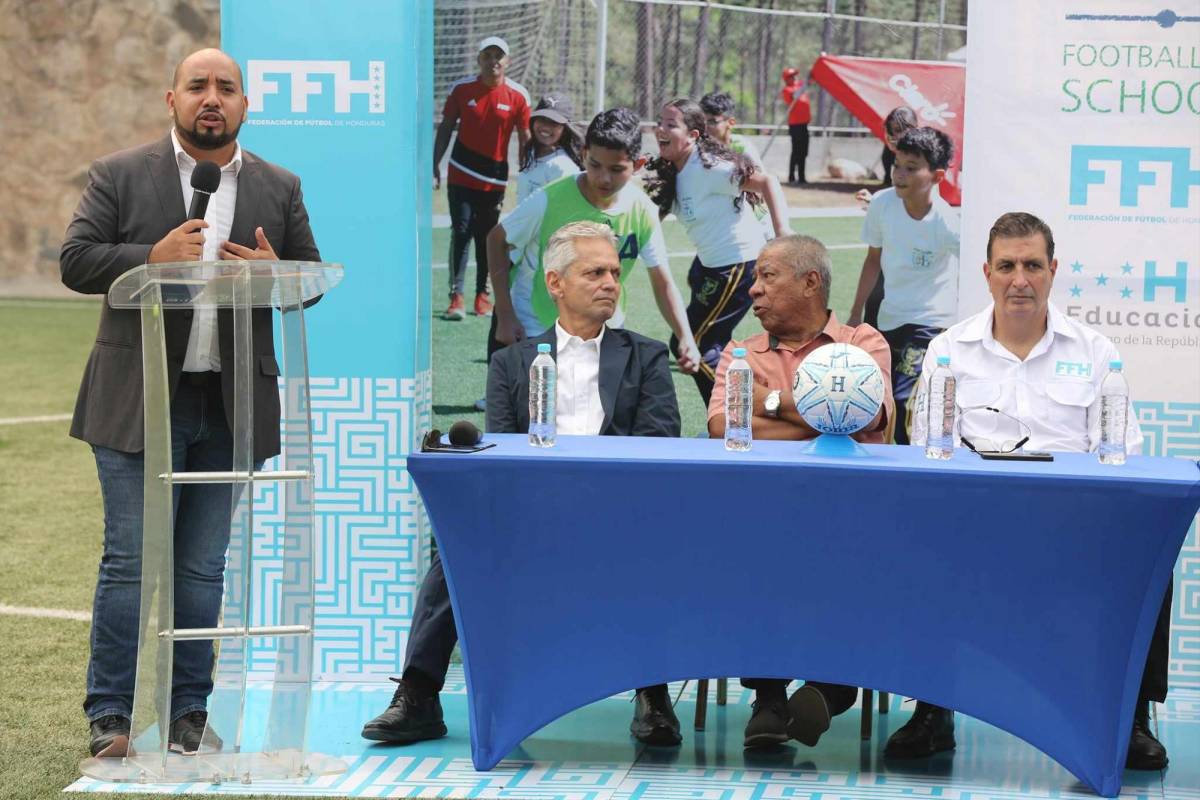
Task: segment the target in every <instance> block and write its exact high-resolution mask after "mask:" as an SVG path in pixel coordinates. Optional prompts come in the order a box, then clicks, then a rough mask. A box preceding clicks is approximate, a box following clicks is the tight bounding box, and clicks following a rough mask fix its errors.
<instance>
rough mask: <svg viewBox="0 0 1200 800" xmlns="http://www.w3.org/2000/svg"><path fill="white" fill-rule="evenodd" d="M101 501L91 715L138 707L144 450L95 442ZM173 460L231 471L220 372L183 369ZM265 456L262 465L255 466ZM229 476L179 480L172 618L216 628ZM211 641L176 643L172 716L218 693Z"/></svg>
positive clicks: (186, 466) (188, 467)
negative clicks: (199, 382) (191, 375)
mask: <svg viewBox="0 0 1200 800" xmlns="http://www.w3.org/2000/svg"><path fill="white" fill-rule="evenodd" d="M92 452H93V453H94V454H95V457H96V472H97V474H98V475H99V478H100V494H101V496H102V498H103V501H104V553H103V555H102V556H101V559H100V574H99V579H98V580H97V582H96V596H95V599H94V601H93V603H92V631H91V642H90V644H91V656H90V658H89V660H88V671H87V697H86V698H85V699H84V702H83V710H84V713H85V714H87V717H88V719H89V720H96V719H99V718H100V717H103V716H107V715H109V714H116V715H118V716H122V717H126V718H128V717H129V716H130V713H131V711H132V709H133V684H134V674H135V672H136V666H137V647H138V620H139V610H140V606H141V583H142V471H143V470H142V465H143V457H142V454H141V453H123V452H121V451H119V450H111V449H109V448H107V447H98V446H93V447H92ZM171 461H172V469H173V470H174V471H176V472H180V471H189V472H197V471H227V470H229V469H230V468H231V465H232V462H233V436H232V434H231V433H230V430H229V424H228V422H227V421H226V419H225V409H224V407H223V404H222V401H221V387H220V381H219V380H218V379H217V378H216V376H215V375H214V376H213V379H212V380H211V382H210V385H209V386H208V387H203V386H193V385H191V384H190V383H189V382H188V380H187V376H186V375H185V376H184V379H182V380H181V381H180V383H179V387H178V389H177V390H176V392H175V397H174V399H173V401H172V403H171ZM259 466H261V464H259V465H256V469H257V468H258V467H259ZM232 490H233V486H232V485H231V484H225V483H223V484H187V485H183V486H179V485H177V486H175V489H174V498H173V499H174V509H175V536H174V542H173V546H174V564H175V576H174V577H175V590H174V591H175V627H177V628H211V627H214V626H215V625H216V624H217V617H218V615H219V613H220V610H221V598H222V594H223V589H224V585H223V581H224V572H225V550H226V548H227V547H228V545H229V525H230V516H231V513H232V510H231V509H232V503H233V499H234V497H233V491H232ZM212 668H213V645H212V642H210V641H188V642H177V643H176V644H175V658H174V665H173V670H174V671H173V675H172V691H171V719H173V720H174V719H178V718H179V717H182V716H183V715H184V714H187V713H189V712H191V711H197V710H203V709H204V708H205V706H206V702H207V699H208V696H209V694H211V693H212V688H213V680H212Z"/></svg>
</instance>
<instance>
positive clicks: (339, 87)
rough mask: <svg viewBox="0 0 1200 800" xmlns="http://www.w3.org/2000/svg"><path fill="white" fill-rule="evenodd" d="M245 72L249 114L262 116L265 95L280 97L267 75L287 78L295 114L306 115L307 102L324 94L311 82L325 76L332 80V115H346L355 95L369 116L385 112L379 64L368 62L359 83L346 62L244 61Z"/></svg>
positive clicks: (382, 71)
mask: <svg viewBox="0 0 1200 800" xmlns="http://www.w3.org/2000/svg"><path fill="white" fill-rule="evenodd" d="M246 71H247V72H248V73H249V74H250V80H249V87H250V91H249V93H248V97H249V99H250V113H252V114H257V113H262V110H263V101H264V98H266V96H267V95H273V94H279V93H280V92H279V82H278V81H277V80H269V79H268V78H267V76H268V75H287V76H288V77H289V78H290V79H291V110H292V113H294V114H305V113H307V112H308V98H309V97H310V96H320V95H321V94H323V93H324V92H325V85H324V84H323V83H322V82H320V81H315V80H310V78H313V77H316V76H326V75H329V76H332V77H333V111H334V113H335V114H349V113H350V99H351V97H353V96H354V95H356V94H357V95H366V96H367V98H368V103H367V111H368V112H369V113H371V114H382V113H384V110H385V104H384V98H385V94H386V93H385V91H384V65H383V62H382V61H371V62H368V64H367V75H368V77H367V78H365V79H362V80H357V79H354V78H351V77H350V62H349V61H247V62H246Z"/></svg>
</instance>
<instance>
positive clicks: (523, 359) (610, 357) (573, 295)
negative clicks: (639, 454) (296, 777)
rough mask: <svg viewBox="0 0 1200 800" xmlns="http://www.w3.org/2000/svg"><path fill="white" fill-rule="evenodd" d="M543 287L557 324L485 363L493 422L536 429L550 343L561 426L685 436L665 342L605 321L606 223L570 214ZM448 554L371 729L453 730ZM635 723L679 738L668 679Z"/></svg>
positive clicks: (614, 264) (608, 293)
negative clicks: (543, 359)
mask: <svg viewBox="0 0 1200 800" xmlns="http://www.w3.org/2000/svg"><path fill="white" fill-rule="evenodd" d="M544 269H545V273H546V288H547V289H548V290H549V292H550V296H551V297H553V298H554V302H555V304H556V305H557V307H558V320H557V321H556V322H555V324H554V327H552V328H551V329H549V330H547V331H546V332H545V333H543V334H542V335H541V336H538V337H536V338H533V339H527V340H524V341H518V342H517V343H516V344H513V345H510V346H509V347H506V348H504V349H503V350H500V351H499V352H497V353H496V354H495V355H494V356H493V357H492V363H491V366H490V368H489V369H488V386H487V430H488V431H489V432H491V433H525V432H526V431H528V430H529V366H530V364H531V363H533V359H534V357H535V356H536V355H537V346H538V345H539V344H541V343H548V344H549V345H550V347H551V352H552V353H554V357H555V360H556V362H557V367H558V382H557V391H556V398H555V412H556V417H557V420H556V422H557V429H558V434H559V435H566V436H570V435H581V436H587V435H593V436H594V435H596V434H600V435H604V436H678V435H679V407H678V405H677V403H676V401H675V385H674V383H673V382H672V380H671V373H670V368H669V365H670V356H669V354H668V352H667V346H666V345H665V344H663V343H662V342H656V341H653V340H652V339H647V338H646V337H644V336H639V335H638V334H636V333H632V332H630V331H626V330H622V329H619V328H609V327H607V325H606V324H605V323H606V322H608V320H609V319H611V318H612V316H613V314H614V313H615V312H616V310H617V300H618V299H619V297H620V294H621V262H620V260H619V259H618V257H617V246H616V237H614V236H613V233H612V229H610V228H609V227H608V226H606V225H603V224H600V223H596V222H572V223H570V224H568V225H565V226H563V227H562V228H560V229H559V230H558V231H556V232H555V233H554V235H553V236H551V237H550V240H549V242H548V243H547V245H546V253H545V257H544ZM457 639H458V636H457V632H456V631H455V629H454V616H453V611H452V610H451V607H450V595H449V592H448V591H447V589H446V580H445V577H444V575H443V573H442V562H441V560H440V559H439V558H438V557H437V556H434V559H433V563H432V564H431V565H430V568H429V573H428V574H427V575H426V576H425V581H424V583H422V585H421V592H420V594H419V595H418V597H417V605H416V609H415V610H414V611H413V621H412V630H411V632H410V633H409V639H408V650H407V652H406V653H405V664H404V674H403V677H401V678H399V679H396V678H393V679H392V680H395V681H396V682H397V683H398V684H399V687H398V688H397V689H396V693H395V695H394V696H393V697H392V702H391V704H390V705H389V706H388V708H387V710H386V711H384V712H383V713H382V714H380V715H379V716H378V717H376V718H375V719H373V720H371V721H370V722H368V723H367V724H366V725H365V726H364V727H363V731H362V735H363V736H364V737H365V738H367V739H374V740H377V741H384V742H395V743H408V742H417V741H421V740H423V739H435V738H437V737H440V736H445V735H446V724H445V722H443V720H442V706H441V702H440V701H439V700H438V692H440V691H441V688H442V684H443V683H444V681H445V678H446V669H447V667H448V666H449V664H450V653H451V651H452V650H453V649H454V644H455V642H456V641H457ZM629 729H630V732H631V733H633V735H634V736H635V737H636V738H637V739H638V741H640V742H643V743H645V744H651V745H677V744H679V743H680V741H681V737H680V734H679V720H678V719H677V718H676V717H675V712H674V711H673V710H672V708H671V701H670V698H669V697H668V695H667V687H666V685H665V684H660V685H658V686H649V687H645V688H642V689H639V690H638V692H637V702H636V704H635V706H634V715H633V722H631V723H630V726H629Z"/></svg>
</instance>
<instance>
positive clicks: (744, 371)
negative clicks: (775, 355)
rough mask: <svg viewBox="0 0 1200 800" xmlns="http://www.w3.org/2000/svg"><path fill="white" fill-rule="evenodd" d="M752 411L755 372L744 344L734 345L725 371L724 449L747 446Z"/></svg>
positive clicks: (746, 447) (748, 444)
mask: <svg viewBox="0 0 1200 800" xmlns="http://www.w3.org/2000/svg"><path fill="white" fill-rule="evenodd" d="M753 415H754V373H753V372H751V371H750V365H749V364H747V363H746V348H744V347H735V348H733V361H732V362H731V363H730V364H729V371H728V372H726V373H725V449H726V450H749V449H750V418H751V416H753Z"/></svg>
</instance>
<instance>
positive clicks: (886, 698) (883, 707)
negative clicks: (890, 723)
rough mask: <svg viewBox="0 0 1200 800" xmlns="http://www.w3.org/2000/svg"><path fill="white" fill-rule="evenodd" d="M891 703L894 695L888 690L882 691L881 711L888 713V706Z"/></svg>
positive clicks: (880, 699) (880, 697)
mask: <svg viewBox="0 0 1200 800" xmlns="http://www.w3.org/2000/svg"><path fill="white" fill-rule="evenodd" d="M891 704H892V696H891V695H889V694H888V693H887V692H880V693H879V713H880V714H886V713H887V712H888V706H890V705H891Z"/></svg>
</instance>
